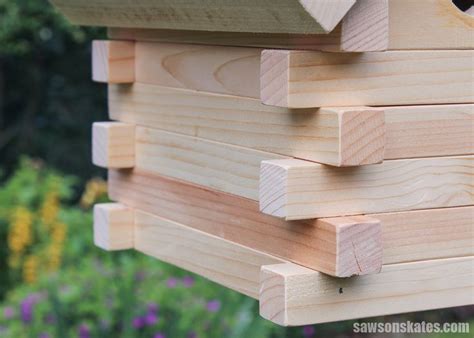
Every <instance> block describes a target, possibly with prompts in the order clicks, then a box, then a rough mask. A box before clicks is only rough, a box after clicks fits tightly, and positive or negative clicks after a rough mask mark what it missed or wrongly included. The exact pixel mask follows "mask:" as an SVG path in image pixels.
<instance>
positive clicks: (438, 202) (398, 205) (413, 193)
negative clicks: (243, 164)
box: [259, 156, 474, 220]
mask: <svg viewBox="0 0 474 338" xmlns="http://www.w3.org/2000/svg"><path fill="white" fill-rule="evenodd" d="M473 188H474V157H473V156H459V157H443V158H426V159H410V160H394V161H387V162H384V163H382V164H379V165H374V166H366V167H360V168H328V167H326V166H324V165H321V164H318V163H311V162H307V161H301V160H296V159H285V160H272V161H264V162H262V166H261V175H260V197H259V201H260V210H261V211H262V212H264V213H266V214H269V215H273V216H276V217H281V218H285V219H287V220H298V219H309V218H318V217H331V216H342V215H355V214H366V213H380V212H390V211H406V210H416V209H428V208H442V207H453V206H463V205H472V204H474V189H473Z"/></svg>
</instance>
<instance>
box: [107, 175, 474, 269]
mask: <svg viewBox="0 0 474 338" xmlns="http://www.w3.org/2000/svg"><path fill="white" fill-rule="evenodd" d="M109 194H110V197H111V199H112V200H115V201H119V202H121V203H124V204H126V205H128V206H130V207H133V208H138V209H141V210H143V211H146V212H149V213H152V214H155V215H160V216H161V217H165V218H167V219H170V220H172V221H175V222H178V223H181V224H185V225H187V226H190V227H193V228H195V229H198V230H200V231H204V232H206V233H210V234H213V235H216V236H220V237H222V238H224V239H227V240H230V241H233V242H236V243H239V244H242V245H246V246H249V247H252V248H254V249H258V250H261V251H263V252H267V253H271V254H274V255H278V256H280V257H286V259H287V260H290V261H294V262H299V264H302V265H305V266H308V264H307V263H309V262H311V261H312V260H316V261H317V260H318V259H322V260H329V259H330V257H331V256H330V254H329V251H328V250H327V248H328V247H327V243H326V244H324V242H323V243H321V242H320V238H321V237H320V236H321V234H320V231H321V230H318V229H320V224H321V223H319V222H320V221H318V220H306V221H291V222H289V221H284V220H281V219H278V218H275V217H271V216H267V215H264V214H262V213H260V212H259V210H258V203H257V202H255V201H251V200H249V199H245V198H239V197H237V196H234V195H229V194H224V193H219V192H217V191H210V190H206V189H203V188H202V187H199V186H195V185H191V184H187V183H184V182H179V181H175V180H171V179H168V178H165V177H161V176H158V175H152V174H149V173H143V172H138V171H137V170H134V172H129V173H127V172H120V171H114V170H112V171H109ZM367 217H370V218H374V219H378V220H380V221H381V224H382V238H383V240H382V243H383V250H384V255H383V263H384V264H392V263H398V262H406V261H412V260H427V259H436V258H444V257H454V256H465V255H472V254H473V250H474V249H473V246H472V241H473V234H474V207H459V208H443V209H434V210H419V211H404V212H396V213H380V214H368V215H367ZM303 244H304V245H303ZM323 251H325V252H324V253H323ZM303 262H305V263H303Z"/></svg>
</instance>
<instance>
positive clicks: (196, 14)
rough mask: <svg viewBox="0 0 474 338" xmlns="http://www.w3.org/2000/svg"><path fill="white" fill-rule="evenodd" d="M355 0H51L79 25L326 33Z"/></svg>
mask: <svg viewBox="0 0 474 338" xmlns="http://www.w3.org/2000/svg"><path fill="white" fill-rule="evenodd" d="M355 1H356V0H274V1H272V2H271V3H269V2H268V1H263V0H256V1H249V0H201V1H199V2H194V1H186V0H172V1H171V0H156V1H153V2H150V1H147V0H138V1H134V2H133V3H131V2H129V1H126V0H100V1H98V0H97V1H84V0H53V1H52V3H53V4H54V5H56V7H58V9H59V10H60V11H61V12H62V13H63V14H64V15H66V16H67V17H68V18H69V20H71V21H72V23H74V24H76V25H92V26H112V27H140V28H166V29H188V30H204V31H227V32H268V33H304V34H309V33H313V34H323V33H327V32H330V31H331V30H333V29H334V27H335V26H336V25H337V24H338V23H339V22H340V21H341V20H342V18H343V17H344V15H345V14H346V13H347V12H348V11H349V9H350V8H351V7H352V5H354V3H355Z"/></svg>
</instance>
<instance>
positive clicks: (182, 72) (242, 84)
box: [136, 42, 262, 98]
mask: <svg viewBox="0 0 474 338" xmlns="http://www.w3.org/2000/svg"><path fill="white" fill-rule="evenodd" d="M261 51H262V50H261V49H259V48H241V47H219V46H198V45H190V44H173V43H149V42H137V43H136V56H137V57H136V81H137V82H140V83H148V84H155V85H161V86H167V87H174V88H186V89H195V90H199V91H205V92H212V93H221V94H232V95H236V96H245V97H255V98H259V97H260V96H259V90H260V89H259V88H260V87H259V80H258V74H259V69H260V54H261ZM236 74H238V76H236Z"/></svg>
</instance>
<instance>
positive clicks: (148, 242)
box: [135, 210, 284, 299]
mask: <svg viewBox="0 0 474 338" xmlns="http://www.w3.org/2000/svg"><path fill="white" fill-rule="evenodd" d="M135 249H136V250H138V251H140V252H143V253H145V254H147V255H149V256H152V257H155V258H157V259H159V260H161V261H164V262H166V263H170V264H173V265H176V266H178V267H180V268H182V269H186V270H189V271H192V272H194V273H197V274H199V275H201V276H203V277H205V278H208V279H210V280H211V281H213V282H216V283H219V284H221V285H224V286H226V287H228V288H231V289H233V290H235V291H238V292H240V293H243V294H245V295H247V296H250V297H252V298H255V299H258V291H259V275H260V267H261V266H262V265H265V264H277V263H281V262H284V260H282V259H280V258H277V257H274V256H271V255H268V254H265V253H263V252H260V251H257V250H253V249H250V248H248V247H245V246H242V245H239V244H236V243H233V242H230V241H227V240H225V239H222V238H220V237H217V236H213V235H210V234H208V233H205V232H202V231H199V230H196V229H193V228H191V227H188V226H186V225H183V224H179V223H176V222H173V221H170V220H167V219H165V218H162V217H158V216H155V215H152V214H149V213H145V212H141V211H139V210H135Z"/></svg>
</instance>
